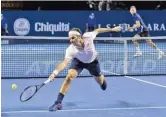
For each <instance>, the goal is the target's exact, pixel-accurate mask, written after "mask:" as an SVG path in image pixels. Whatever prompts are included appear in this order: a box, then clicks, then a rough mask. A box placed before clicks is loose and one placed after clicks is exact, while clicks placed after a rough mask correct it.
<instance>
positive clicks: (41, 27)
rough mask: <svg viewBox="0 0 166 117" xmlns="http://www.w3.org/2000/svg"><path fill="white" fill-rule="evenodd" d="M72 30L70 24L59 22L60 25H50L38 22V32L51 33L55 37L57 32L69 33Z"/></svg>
mask: <svg viewBox="0 0 166 117" xmlns="http://www.w3.org/2000/svg"><path fill="white" fill-rule="evenodd" d="M69 29H70V23H66V24H65V23H64V22H59V23H58V24H50V23H49V22H46V23H43V22H36V23H35V31H36V32H51V34H52V35H53V34H54V33H55V32H68V31H69Z"/></svg>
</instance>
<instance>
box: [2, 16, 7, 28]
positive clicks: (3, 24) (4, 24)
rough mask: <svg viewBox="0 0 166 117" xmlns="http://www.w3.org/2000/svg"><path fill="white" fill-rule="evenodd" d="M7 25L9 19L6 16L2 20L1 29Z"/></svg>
mask: <svg viewBox="0 0 166 117" xmlns="http://www.w3.org/2000/svg"><path fill="white" fill-rule="evenodd" d="M6 25H7V20H6V19H5V18H3V19H2V20H1V29H5V27H6Z"/></svg>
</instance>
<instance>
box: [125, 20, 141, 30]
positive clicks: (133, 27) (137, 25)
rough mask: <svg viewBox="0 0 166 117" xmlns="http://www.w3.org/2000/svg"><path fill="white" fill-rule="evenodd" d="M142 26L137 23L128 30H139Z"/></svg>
mask: <svg viewBox="0 0 166 117" xmlns="http://www.w3.org/2000/svg"><path fill="white" fill-rule="evenodd" d="M140 26H141V24H140V21H136V22H135V24H134V25H133V26H132V27H129V28H128V30H129V31H130V30H134V29H136V28H139V27H140Z"/></svg>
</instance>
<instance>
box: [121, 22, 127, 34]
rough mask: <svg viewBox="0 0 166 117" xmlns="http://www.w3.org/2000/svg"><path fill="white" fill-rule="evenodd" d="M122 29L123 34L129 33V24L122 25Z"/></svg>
mask: <svg viewBox="0 0 166 117" xmlns="http://www.w3.org/2000/svg"><path fill="white" fill-rule="evenodd" d="M120 27H121V32H122V33H125V32H127V31H128V25H127V24H125V23H124V24H122V25H120Z"/></svg>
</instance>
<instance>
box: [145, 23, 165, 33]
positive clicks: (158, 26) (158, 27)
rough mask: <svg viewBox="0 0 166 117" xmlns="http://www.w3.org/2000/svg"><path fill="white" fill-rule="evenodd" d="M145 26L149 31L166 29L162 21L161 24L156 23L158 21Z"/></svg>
mask: <svg viewBox="0 0 166 117" xmlns="http://www.w3.org/2000/svg"><path fill="white" fill-rule="evenodd" d="M147 27H148V29H149V30H150V31H165V30H166V28H165V27H166V26H165V24H164V23H162V24H158V23H154V24H148V25H147Z"/></svg>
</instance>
